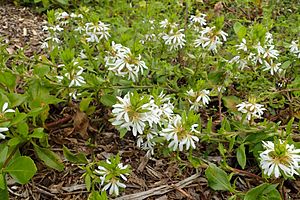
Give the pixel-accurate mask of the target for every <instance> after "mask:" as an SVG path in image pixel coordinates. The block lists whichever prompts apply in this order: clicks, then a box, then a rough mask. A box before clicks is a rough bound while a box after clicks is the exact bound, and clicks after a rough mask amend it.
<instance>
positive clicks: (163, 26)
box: [159, 19, 169, 28]
mask: <svg viewBox="0 0 300 200" xmlns="http://www.w3.org/2000/svg"><path fill="white" fill-rule="evenodd" d="M159 24H160V27H161V28H167V26H168V25H169V21H168V19H164V20H163V21H161V22H159Z"/></svg>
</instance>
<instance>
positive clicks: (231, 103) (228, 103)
mask: <svg viewBox="0 0 300 200" xmlns="http://www.w3.org/2000/svg"><path fill="white" fill-rule="evenodd" d="M222 100H223V103H224V106H225V107H226V108H228V109H229V110H231V111H236V110H237V108H236V106H237V105H238V104H239V103H240V102H241V101H240V99H239V98H238V97H236V96H226V97H222Z"/></svg>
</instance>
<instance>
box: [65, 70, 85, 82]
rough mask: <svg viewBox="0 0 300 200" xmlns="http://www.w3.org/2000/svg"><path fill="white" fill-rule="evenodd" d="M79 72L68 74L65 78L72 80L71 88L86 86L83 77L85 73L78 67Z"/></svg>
mask: <svg viewBox="0 0 300 200" xmlns="http://www.w3.org/2000/svg"><path fill="white" fill-rule="evenodd" d="M78 68H79V71H77V72H76V73H75V72H74V71H72V73H66V74H65V77H67V78H68V79H69V80H71V82H70V84H69V87H72V86H74V85H75V86H81V85H82V84H85V83H86V82H85V80H84V78H83V77H82V76H81V74H82V72H83V70H84V69H83V68H82V67H80V66H78Z"/></svg>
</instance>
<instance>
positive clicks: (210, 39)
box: [194, 26, 228, 52]
mask: <svg viewBox="0 0 300 200" xmlns="http://www.w3.org/2000/svg"><path fill="white" fill-rule="evenodd" d="M219 36H221V38H222V40H223V41H226V40H227V38H226V37H227V36H228V34H227V33H225V32H224V31H222V30H219V31H217V32H216V31H215V27H214V26H213V27H206V28H204V29H203V30H202V31H200V35H199V36H198V38H197V39H196V40H195V41H194V45H195V47H199V46H202V48H206V47H208V50H209V51H214V52H217V46H219V45H221V44H223V42H222V41H221V38H220V37H219Z"/></svg>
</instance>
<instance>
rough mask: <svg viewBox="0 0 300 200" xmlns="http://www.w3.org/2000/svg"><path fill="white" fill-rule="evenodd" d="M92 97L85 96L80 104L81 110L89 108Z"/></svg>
mask: <svg viewBox="0 0 300 200" xmlns="http://www.w3.org/2000/svg"><path fill="white" fill-rule="evenodd" d="M91 100H92V98H85V99H82V100H81V102H80V105H79V108H80V111H82V112H85V111H87V110H88V109H89V105H90V102H91Z"/></svg>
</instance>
